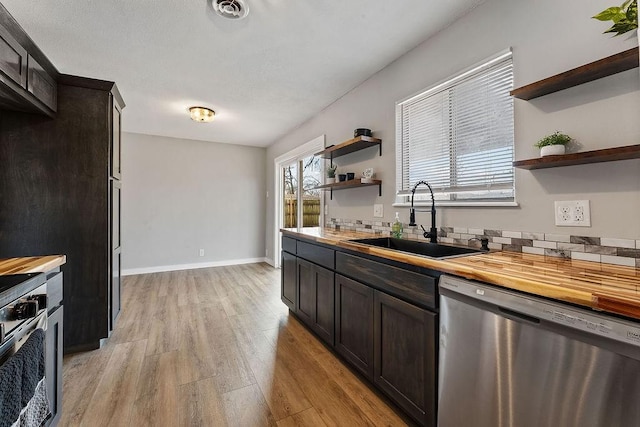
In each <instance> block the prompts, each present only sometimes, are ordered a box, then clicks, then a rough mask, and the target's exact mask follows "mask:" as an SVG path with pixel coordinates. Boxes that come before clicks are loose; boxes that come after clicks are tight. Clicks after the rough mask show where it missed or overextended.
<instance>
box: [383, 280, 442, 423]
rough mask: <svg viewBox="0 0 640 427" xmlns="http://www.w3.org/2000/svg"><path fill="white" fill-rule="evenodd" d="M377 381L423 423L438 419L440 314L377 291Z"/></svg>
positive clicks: (400, 404) (434, 421)
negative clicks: (438, 319) (437, 372)
mask: <svg viewBox="0 0 640 427" xmlns="http://www.w3.org/2000/svg"><path fill="white" fill-rule="evenodd" d="M374 300H375V309H374V319H375V320H374V382H375V384H376V385H377V386H378V387H379V388H380V389H382V390H383V391H384V392H385V393H386V394H388V395H389V396H390V397H391V398H392V399H393V400H394V401H395V402H396V403H397V404H398V405H399V406H400V407H402V408H403V409H404V410H405V411H406V412H407V413H408V414H410V415H411V416H412V417H414V418H415V419H416V420H418V421H420V423H421V424H422V425H425V426H434V425H435V423H436V417H435V411H436V347H435V346H436V338H437V335H436V333H437V329H436V328H437V315H436V314H435V313H433V312H430V311H427V310H423V309H422V308H419V307H416V306H414V305H412V304H409V303H406V302H404V301H402V300H400V299H398V298H395V297H392V296H390V295H387V294H385V293H382V292H378V291H376V292H375V295H374Z"/></svg>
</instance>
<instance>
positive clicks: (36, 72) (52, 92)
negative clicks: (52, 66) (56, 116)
mask: <svg viewBox="0 0 640 427" xmlns="http://www.w3.org/2000/svg"><path fill="white" fill-rule="evenodd" d="M28 64H29V66H28V79H27V90H28V91H29V92H30V93H31V94H32V95H33V96H35V97H36V98H37V99H38V100H40V101H42V103H43V104H44V105H46V106H47V107H49V108H51V110H53V111H56V110H57V109H58V87H57V83H56V81H55V80H54V79H53V77H51V76H50V75H49V74H48V73H47V72H46V71H45V70H44V68H42V67H41V66H40V64H38V62H37V61H36V60H35V58H33V57H32V56H31V55H29V62H28Z"/></svg>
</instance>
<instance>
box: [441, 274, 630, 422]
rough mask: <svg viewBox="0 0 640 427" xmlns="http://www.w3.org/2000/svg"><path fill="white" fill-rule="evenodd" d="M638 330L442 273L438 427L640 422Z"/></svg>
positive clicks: (587, 312) (624, 322)
mask: <svg viewBox="0 0 640 427" xmlns="http://www.w3.org/2000/svg"><path fill="white" fill-rule="evenodd" d="M639 326H640V323H635V322H632V321H627V320H623V319H619V318H616V317H613V316H606V315H603V314H599V313H596V312H594V311H591V310H583V309H580V308H576V307H574V306H571V305H568V304H562V303H557V302H553V301H549V300H546V299H543V298H539V297H533V296H530V295H526V294H522V293H517V292H513V291H507V290H504V289H502V288H497V287H494V286H490V285H485V284H480V283H477V282H471V281H467V280H462V279H459V278H453V277H450V276H442V277H441V279H440V354H439V373H438V375H439V378H438V399H439V400H438V425H439V426H441V427H449V426H451V427H465V426H474V427H483V426H486V427H498V426H503V427H507V426H508V427H529V426H531V427H534V426H535V427H545V426H549V427H551V426H553V427H572V426H575V427H578V426H580V427H590V426H598V427H604V426H607V427H610V426H615V427H620V426H634V427H637V426H640V327H639Z"/></svg>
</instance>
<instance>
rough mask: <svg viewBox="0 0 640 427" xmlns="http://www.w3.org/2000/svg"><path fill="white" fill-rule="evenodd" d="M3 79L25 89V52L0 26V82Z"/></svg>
mask: <svg viewBox="0 0 640 427" xmlns="http://www.w3.org/2000/svg"><path fill="white" fill-rule="evenodd" d="M5 78H8V79H9V80H11V81H13V82H14V83H16V84H19V85H20V86H21V87H23V88H25V89H26V88H27V51H26V50H25V49H24V48H23V47H22V46H20V43H18V41H17V40H16V39H14V38H13V36H12V35H11V34H9V31H8V30H7V29H6V28H4V27H3V26H2V25H0V82H2V81H3V80H4V79H5Z"/></svg>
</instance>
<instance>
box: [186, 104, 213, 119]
mask: <svg viewBox="0 0 640 427" xmlns="http://www.w3.org/2000/svg"><path fill="white" fill-rule="evenodd" d="M189 112H190V113H191V120H193V121H194V122H199V123H209V122H212V121H213V118H214V117H215V115H216V112H215V111H213V110H212V109H211V108H207V107H191V108H189Z"/></svg>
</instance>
